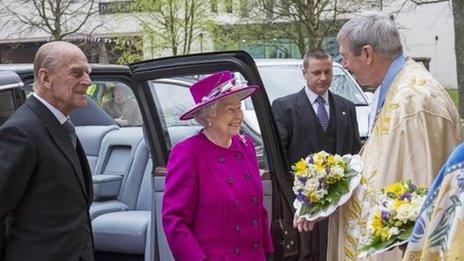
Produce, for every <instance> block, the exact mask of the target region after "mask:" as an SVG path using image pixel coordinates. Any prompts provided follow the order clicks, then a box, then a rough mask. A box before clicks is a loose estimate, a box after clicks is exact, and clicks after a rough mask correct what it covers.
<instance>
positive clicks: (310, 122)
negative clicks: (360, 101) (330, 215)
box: [272, 49, 361, 260]
mask: <svg viewBox="0 0 464 261" xmlns="http://www.w3.org/2000/svg"><path fill="white" fill-rule="evenodd" d="M303 77H304V78H305V79H306V82H307V86H306V87H303V88H302V89H301V91H299V92H297V93H294V94H290V95H288V96H285V97H282V98H279V99H276V100H275V101H274V102H273V104H272V109H273V112H274V118H275V121H276V123H277V127H278V129H279V133H280V138H281V142H282V144H283V146H284V148H285V150H286V154H287V160H288V164H289V165H291V164H293V163H295V162H296V161H298V160H299V159H301V158H304V157H306V156H308V155H309V154H311V153H315V152H319V151H321V150H325V151H327V152H329V153H332V154H335V153H336V154H340V155H343V154H348V153H350V154H356V153H358V151H359V149H360V147H361V141H360V138H359V131H358V123H357V120H356V109H355V106H354V104H353V103H352V102H351V101H349V100H347V99H345V98H343V97H341V96H338V95H336V94H334V93H331V92H330V91H329V87H330V84H331V83H332V59H331V57H330V55H329V54H327V53H326V52H325V51H324V50H322V49H314V50H310V51H308V52H307V53H306V55H305V56H304V61H303ZM295 223H297V220H295ZM299 224H303V222H301V223H300V222H298V225H299ZM304 224H305V227H304V228H303V227H301V225H300V227H299V229H300V230H305V231H310V230H311V229H313V227H312V226H313V225H314V229H313V230H312V231H311V232H309V233H306V232H304V233H302V234H301V239H302V240H300V249H301V254H300V257H301V259H302V260H325V258H326V253H327V220H323V221H320V222H318V223H316V224H312V223H311V224H310V225H309V223H308V222H304ZM295 225H297V224H295ZM310 226H311V227H310Z"/></svg>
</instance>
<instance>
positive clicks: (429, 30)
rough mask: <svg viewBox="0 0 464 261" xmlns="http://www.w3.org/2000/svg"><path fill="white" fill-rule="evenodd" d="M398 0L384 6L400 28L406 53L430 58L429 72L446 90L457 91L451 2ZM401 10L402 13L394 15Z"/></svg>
mask: <svg viewBox="0 0 464 261" xmlns="http://www.w3.org/2000/svg"><path fill="white" fill-rule="evenodd" d="M402 3H404V0H395V1H394V3H392V4H391V5H389V6H387V7H385V9H384V10H383V11H384V12H387V13H391V14H392V15H393V16H394V17H395V18H394V19H395V21H396V22H397V23H398V25H399V26H400V27H401V29H400V30H401V34H402V37H403V43H404V45H405V53H406V55H408V56H411V57H430V59H431V60H430V72H431V73H432V75H433V76H434V77H435V78H436V79H437V80H438V81H439V82H440V83H441V84H442V85H443V86H445V87H447V88H456V86H457V76H456V57H455V51H454V24H453V14H452V9H451V4H450V2H442V3H435V4H427V5H420V6H416V5H414V4H406V5H401V4H402ZM398 10H401V11H400V12H397V13H396V12H395V11H398Z"/></svg>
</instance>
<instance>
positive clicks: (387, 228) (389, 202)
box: [359, 181, 427, 257]
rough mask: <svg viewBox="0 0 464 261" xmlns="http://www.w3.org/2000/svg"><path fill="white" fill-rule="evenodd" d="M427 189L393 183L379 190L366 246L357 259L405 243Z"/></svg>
mask: <svg viewBox="0 0 464 261" xmlns="http://www.w3.org/2000/svg"><path fill="white" fill-rule="evenodd" d="M426 194H427V188H425V187H417V186H415V185H414V184H412V183H411V181H406V182H404V181H400V182H397V183H393V184H391V185H389V186H387V187H385V188H383V189H382V190H381V195H380V198H379V202H378V205H377V207H376V208H375V209H374V210H373V211H372V214H371V215H370V217H369V221H368V223H367V230H368V239H369V242H368V244H367V245H365V246H363V247H362V248H361V249H360V250H361V254H360V255H359V256H360V257H363V256H367V255H374V254H378V253H382V252H385V251H387V250H389V249H391V248H393V247H395V246H397V245H401V244H404V243H406V242H407V241H408V238H409V236H410V235H411V232H412V229H413V227H414V222H415V221H416V219H417V217H418V215H419V211H420V209H421V206H422V203H423V202H424V199H425V196H426Z"/></svg>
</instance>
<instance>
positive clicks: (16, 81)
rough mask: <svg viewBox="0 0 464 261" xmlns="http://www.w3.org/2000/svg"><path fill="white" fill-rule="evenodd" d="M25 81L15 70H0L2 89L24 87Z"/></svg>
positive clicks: (0, 86) (0, 87) (0, 88)
mask: <svg viewBox="0 0 464 261" xmlns="http://www.w3.org/2000/svg"><path fill="white" fill-rule="evenodd" d="M22 86H23V82H22V81H21V78H19V76H18V74H16V73H15V72H13V71H0V91H1V90H7V89H13V88H18V87H22Z"/></svg>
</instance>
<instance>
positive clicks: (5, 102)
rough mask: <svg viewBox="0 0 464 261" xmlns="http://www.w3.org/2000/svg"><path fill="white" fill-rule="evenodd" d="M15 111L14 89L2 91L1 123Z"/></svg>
mask: <svg viewBox="0 0 464 261" xmlns="http://www.w3.org/2000/svg"><path fill="white" fill-rule="evenodd" d="M14 111H15V104H14V99H13V90H3V91H0V125H2V124H3V123H4V122H5V121H6V120H7V119H8V118H9V117H10V116H11V114H13V112H14Z"/></svg>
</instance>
